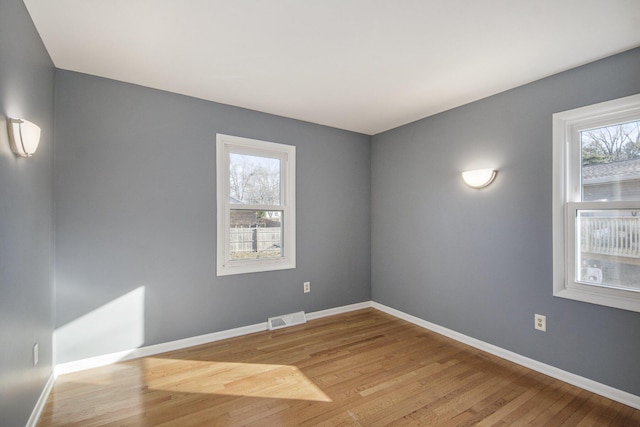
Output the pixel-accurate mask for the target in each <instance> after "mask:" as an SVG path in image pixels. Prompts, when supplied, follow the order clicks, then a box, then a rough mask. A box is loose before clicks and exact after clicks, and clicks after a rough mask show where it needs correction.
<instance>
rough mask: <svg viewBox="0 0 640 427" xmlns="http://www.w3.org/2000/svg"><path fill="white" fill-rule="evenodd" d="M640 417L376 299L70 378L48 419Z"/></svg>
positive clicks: (625, 420)
mask: <svg viewBox="0 0 640 427" xmlns="http://www.w3.org/2000/svg"><path fill="white" fill-rule="evenodd" d="M111 425H113V426H115V425H117V426H180V427H183V426H184V427H186V426H203V425H204V426H217V425H248V426H251V425H256V426H280V425H282V426H298V425H299V426H312V425H355V426H383V425H384V426H386V425H427V426H435V425H437V426H464V425H482V426H489V425H496V426H498V425H509V426H510V425H535V426H554V425H581V426H582V425H584V426H587V425H594V426H595V425H597V426H605V425H611V426H639V425H640V411H639V410H635V409H633V408H630V407H628V406H625V405H622V404H620V403H617V402H614V401H611V400H609V399H606V398H604V397H601V396H598V395H595V394H593V393H589V392H587V391H584V390H581V389H579V388H577V387H573V386H571V385H569V384H566V383H563V382H561V381H558V380H555V379H553V378H550V377H547V376H545V375H542V374H539V373H537V372H534V371H531V370H529V369H527V368H524V367H521V366H519V365H516V364H513V363H511V362H507V361H505V360H503V359H500V358H497V357H495V356H492V355H489V354H487V353H484V352H482V351H479V350H476V349H474V348H472V347H468V346H466V345H464V344H460V343H458V342H456V341H453V340H451V339H448V338H445V337H442V336H440V335H438V334H435V333H433V332H430V331H427V330H425V329H422V328H420V327H418V326H415V325H412V324H410V323H407V322H405V321H403V320H399V319H396V318H394V317H392V316H389V315H387V314H385V313H381V312H379V311H377V310H374V309H366V310H359V311H355V312H351V313H347V314H341V315H337V316H332V317H327V318H323V319H318V320H313V321H310V322H308V323H306V324H304V325H300V326H295V327H291V328H286V329H281V330H277V331H272V332H260V333H256V334H251V335H247V336H243V337H238V338H232V339H228V340H224V341H218V342H214V343H211V344H206V345H202V346H198V347H192V348H189V349H184V350H179V351H174V352H169V353H164V354H160V355H156V356H152V357H146V358H141V359H136V360H130V361H126V362H121V363H118V364H114V365H111V366H106V367H101V368H96V369H92V370H88V371H83V372H77V373H73V374H67V375H63V376H60V377H59V378H58V379H57V381H56V384H55V386H54V388H53V391H52V392H51V394H50V396H49V400H48V401H47V404H46V407H45V408H44V410H43V413H42V416H41V418H40V421H39V423H38V426H40V427H45V426H83V427H84V426H111Z"/></svg>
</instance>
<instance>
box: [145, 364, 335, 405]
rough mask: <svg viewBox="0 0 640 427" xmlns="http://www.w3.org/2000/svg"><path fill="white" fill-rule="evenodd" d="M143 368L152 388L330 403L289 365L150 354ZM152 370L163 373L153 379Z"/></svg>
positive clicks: (323, 394) (313, 385)
mask: <svg viewBox="0 0 640 427" xmlns="http://www.w3.org/2000/svg"><path fill="white" fill-rule="evenodd" d="M144 370H145V378H146V381H145V382H146V385H147V387H149V389H155V390H164V391H172V392H182V393H206V394H223V395H231V396H248V397H265V398H275V399H294V400H313V401H319V402H331V399H330V398H329V397H328V396H327V395H326V394H325V393H324V392H323V391H322V390H321V389H320V388H319V387H318V386H317V385H315V384H314V383H313V381H311V380H310V379H309V378H308V377H307V376H306V375H304V374H303V373H302V372H301V371H300V370H299V369H298V368H297V367H295V366H290V365H270V364H269V365H267V364H260V363H231V362H209V361H197V360H182V359H163V358H154V357H151V358H145V359H144ZM151 371H153V372H162V376H161V377H157V378H154V377H153V375H151V374H150V372H151ZM178 373H179V374H178Z"/></svg>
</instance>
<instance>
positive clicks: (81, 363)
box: [54, 301, 371, 377]
mask: <svg viewBox="0 0 640 427" xmlns="http://www.w3.org/2000/svg"><path fill="white" fill-rule="evenodd" d="M368 307H371V302H370V301H366V302H362V303H357V304H351V305H345V306H342V307H336V308H330V309H327V310H321V311H315V312H312V313H308V314H307V319H308V320H312V319H320V318H322V317H328V316H334V315H336V314H341V313H348V312H350V311H355V310H360V309H363V308H368ZM266 330H267V322H263V323H256V324H255V325H249V326H243V327H240V328H235V329H227V330H225V331H220V332H213V333H210V334H205V335H198V336H195V337H191V338H185V339H181V340H176V341H170V342H166V343H162V344H156V345H149V346H146V347H140V348H135V349H131V350H125V351H119V352H116V353H110V354H105V355H101V356H96V357H90V358H87V359H81V360H75V361H72V362H66V363H60V364H58V365H56V367H55V369H54V375H55V376H56V377H57V376H58V375H62V374H68V373H71V372H78V371H84V370H86V369H91V368H97V367H100V366H106V365H110V364H112V363H116V362H122V361H125V360H131V359H137V358H140V357H148V356H153V355H156V354H160V353H166V352H167V351H174V350H181V349H183V348H188V347H193V346H196V345H201V344H208V343H211V342H214V341H220V340H224V339H227V338H234V337H239V336H241V335H248V334H252V333H255V332H262V331H266Z"/></svg>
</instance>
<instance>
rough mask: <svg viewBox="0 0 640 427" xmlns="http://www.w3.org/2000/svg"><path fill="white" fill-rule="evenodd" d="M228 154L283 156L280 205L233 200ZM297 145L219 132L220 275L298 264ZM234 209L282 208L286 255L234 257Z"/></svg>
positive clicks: (218, 213) (217, 273) (217, 139)
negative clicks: (245, 202) (232, 233)
mask: <svg viewBox="0 0 640 427" xmlns="http://www.w3.org/2000/svg"><path fill="white" fill-rule="evenodd" d="M229 153H240V154H248V155H253V156H259V157H271V158H277V159H280V162H281V163H280V165H281V167H280V204H279V205H244V204H243V205H238V204H232V203H231V202H230V198H229V195H230V190H229V188H230V187H229ZM295 175H296V147H295V146H293V145H285V144H278V143H275V142H267V141H260V140H257V139H249V138H241V137H238V136H231V135H223V134H216V201H217V216H218V218H217V232H218V234H217V235H218V238H217V256H216V258H217V268H216V275H217V276H227V275H232V274H244V273H255V272H261V271H273V270H285V269H292V268H295V267H296V236H295V231H296V214H295V207H296V202H295V195H296V177H295ZM232 209H247V210H264V211H270V210H276V211H283V221H282V233H283V238H282V239H283V245H282V246H283V247H282V251H283V254H282V256H281V257H278V258H261V259H246V260H244V259H243V260H232V259H231V254H230V247H231V245H230V221H231V210H232Z"/></svg>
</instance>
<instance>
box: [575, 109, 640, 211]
mask: <svg viewBox="0 0 640 427" xmlns="http://www.w3.org/2000/svg"><path fill="white" fill-rule="evenodd" d="M580 147H581V154H582V173H581V175H582V176H581V182H582V201H583V202H588V201H597V200H607V201H616V200H618V201H628V200H640V121H635V122H629V123H622V124H619V125H614V126H606V127H601V128H596V129H590V130H585V131H582V132H580Z"/></svg>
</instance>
